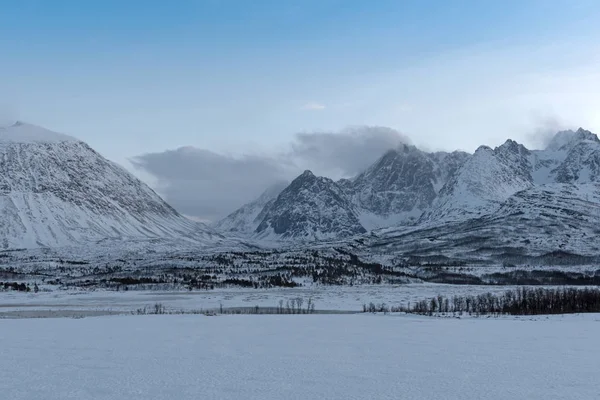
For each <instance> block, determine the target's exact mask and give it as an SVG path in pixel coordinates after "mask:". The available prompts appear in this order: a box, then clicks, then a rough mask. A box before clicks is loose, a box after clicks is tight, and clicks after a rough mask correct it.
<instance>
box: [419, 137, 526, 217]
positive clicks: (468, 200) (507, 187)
mask: <svg viewBox="0 0 600 400" xmlns="http://www.w3.org/2000/svg"><path fill="white" fill-rule="evenodd" d="M529 156H530V152H529V150H527V149H526V148H525V147H524V146H523V145H520V144H518V143H516V142H514V141H512V140H507V141H506V143H504V144H503V145H502V146H499V147H497V148H495V149H493V150H492V149H491V148H489V147H487V146H481V147H479V148H478V149H477V151H475V154H473V156H472V157H471V158H470V159H469V160H468V161H467V162H466V163H465V164H464V165H463V166H462V167H461V168H460V169H459V170H458V172H457V173H456V175H455V176H454V177H453V178H452V179H450V180H449V181H448V182H447V183H446V184H445V185H444V187H443V188H442V189H441V190H440V193H439V196H438V197H437V198H436V200H435V202H434V203H433V204H432V207H431V209H429V210H428V211H427V212H425V213H424V214H423V216H422V217H421V222H428V223H431V222H434V223H440V222H443V221H452V220H461V219H467V218H472V217H476V216H478V215H484V214H487V213H490V212H493V211H494V210H496V209H497V208H498V207H500V205H501V204H502V203H503V202H504V201H505V200H506V199H507V198H508V197H510V196H511V195H512V194H514V193H516V192H518V191H520V190H524V189H527V188H529V187H531V186H532V185H533V178H532V177H531V172H530V170H531V165H530V161H529Z"/></svg>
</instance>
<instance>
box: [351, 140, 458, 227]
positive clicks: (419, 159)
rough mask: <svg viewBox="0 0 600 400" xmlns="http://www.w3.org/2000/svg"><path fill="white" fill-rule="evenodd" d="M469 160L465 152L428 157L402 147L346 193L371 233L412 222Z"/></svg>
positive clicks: (376, 164) (428, 154)
mask: <svg viewBox="0 0 600 400" xmlns="http://www.w3.org/2000/svg"><path fill="white" fill-rule="evenodd" d="M468 158H469V155H468V154H467V153H464V152H458V151H457V152H454V153H443V152H439V153H426V152H424V151H421V150H419V149H417V148H416V147H415V146H409V145H401V146H400V147H398V148H397V149H394V150H390V151H388V152H387V153H386V154H384V155H383V157H381V158H380V159H379V160H378V161H377V162H376V163H375V164H373V165H372V166H371V167H369V168H368V169H367V170H366V171H364V172H363V173H361V174H360V175H358V176H357V177H356V178H355V179H354V180H352V181H351V184H350V185H346V193H347V194H348V195H349V197H350V198H351V199H352V201H353V203H354V204H356V207H357V209H358V210H360V211H359V213H360V216H361V223H362V224H363V226H364V227H365V228H366V229H368V230H370V229H374V228H379V227H384V226H389V225H391V224H401V223H407V222H412V221H414V220H416V219H417V218H418V217H419V216H420V215H421V214H422V213H423V211H425V210H427V209H428V208H429V207H430V206H431V204H432V203H433V201H434V199H435V198H436V197H437V194H438V191H439V190H440V188H441V187H442V186H443V185H444V184H445V183H446V181H447V180H448V179H450V178H451V177H452V176H454V174H455V173H456V171H457V170H458V168H459V167H460V166H462V164H464V163H465V162H466V160H467V159H468Z"/></svg>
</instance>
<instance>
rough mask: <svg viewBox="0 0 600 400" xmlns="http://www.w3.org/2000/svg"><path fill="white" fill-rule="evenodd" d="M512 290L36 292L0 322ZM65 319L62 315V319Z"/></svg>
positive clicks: (8, 307) (7, 307)
mask: <svg viewBox="0 0 600 400" xmlns="http://www.w3.org/2000/svg"><path fill="white" fill-rule="evenodd" d="M513 288H514V286H476V285H468V286H467V285H445V284H409V285H361V286H313V287H300V288H293V289H282V288H279V289H278V288H275V289H215V290H208V291H193V292H188V291H180V292H157V291H137V292H134V291H130V292H115V291H102V290H98V291H92V292H86V291H54V292H40V293H23V292H13V291H11V292H0V318H1V317H6V316H34V315H35V316H43V314H40V313H33V311H55V312H56V311H59V310H61V311H69V310H70V311H73V310H77V311H90V312H99V311H105V312H134V311H136V310H137V309H140V308H144V307H152V306H153V305H154V304H156V303H160V304H162V305H163V306H164V307H165V308H166V309H167V310H168V311H196V310H207V309H217V308H219V307H220V306H221V305H222V306H223V307H225V308H230V307H254V306H259V307H277V306H278V305H279V301H280V300H283V301H284V304H285V303H286V302H287V301H288V300H291V299H295V298H298V297H300V298H302V299H303V300H304V304H305V305H306V302H307V301H308V299H312V301H313V302H314V304H315V308H316V309H317V310H336V311H360V310H362V306H363V304H369V303H370V302H373V303H376V304H380V303H386V304H387V305H388V306H399V305H407V302H415V301H419V300H424V299H430V298H431V297H434V296H437V295H443V296H445V297H451V296H453V295H466V294H472V295H477V294H481V293H487V292H493V293H498V292H501V293H502V292H505V291H507V290H510V289H513ZM61 314H62V315H65V313H61ZM67 315H68V314H67Z"/></svg>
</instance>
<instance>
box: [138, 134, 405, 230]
mask: <svg viewBox="0 0 600 400" xmlns="http://www.w3.org/2000/svg"><path fill="white" fill-rule="evenodd" d="M407 142H410V141H409V139H408V138H407V137H406V136H404V135H403V134H401V133H399V132H398V131H395V130H393V129H390V128H384V127H367V126H363V127H352V128H347V129H344V130H342V131H340V132H310V133H308V132H305V133H298V134H296V135H295V136H294V137H293V140H292V142H291V143H290V144H289V148H288V149H287V150H286V151H282V152H280V153H274V154H266V155H265V154H262V155H260V154H244V155H227V154H219V153H215V152H212V151H210V150H206V149H199V148H194V147H181V148H178V149H176V150H167V151H164V152H160V153H147V154H142V155H139V156H137V157H134V158H133V159H131V160H130V161H131V163H132V164H133V165H134V167H136V168H138V169H140V170H142V171H143V172H144V173H149V174H151V175H152V176H153V177H154V178H155V180H156V185H155V186H156V189H157V190H158V191H159V192H160V193H161V195H163V196H164V197H165V198H166V200H167V201H168V202H169V203H170V204H171V205H172V206H174V207H175V208H176V209H177V210H179V211H180V212H182V213H183V214H186V215H189V216H192V217H195V218H197V219H201V220H205V221H216V220H218V219H220V218H223V217H225V216H226V215H228V214H229V213H231V212H233V211H235V210H236V209H237V208H239V207H240V206H242V205H243V204H245V203H247V202H249V201H251V200H253V199H255V198H256V197H258V196H259V195H260V193H262V192H263V191H264V190H265V189H266V188H268V187H269V186H271V185H273V184H275V183H277V182H280V181H282V180H291V179H293V178H295V177H296V176H297V175H298V174H300V173H301V172H302V171H303V170H305V169H310V170H312V171H313V172H315V173H316V174H319V175H325V176H329V177H332V178H334V179H337V178H342V177H351V176H354V175H356V174H358V173H359V172H361V171H362V170H364V169H365V168H366V167H367V166H369V165H370V164H372V163H373V162H375V161H376V160H377V159H378V158H379V157H380V156H381V155H382V154H383V153H384V152H385V151H386V150H389V149H391V148H395V147H397V146H399V145H400V144H401V143H407Z"/></svg>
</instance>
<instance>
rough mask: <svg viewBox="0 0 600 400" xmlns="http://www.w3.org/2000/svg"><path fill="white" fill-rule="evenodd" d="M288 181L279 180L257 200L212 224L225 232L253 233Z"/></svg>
mask: <svg viewBox="0 0 600 400" xmlns="http://www.w3.org/2000/svg"><path fill="white" fill-rule="evenodd" d="M288 184H289V183H288V182H278V183H276V184H274V185H272V186H270V187H269V188H267V190H265V191H264V192H263V193H262V194H261V195H260V196H259V197H258V198H257V199H256V200H254V201H251V202H250V203H248V204H245V205H243V206H242V207H240V208H239V209H237V210H236V211H234V212H233V213H231V214H229V215H228V216H227V217H225V218H223V219H222V220H220V221H217V222H216V223H214V224H213V225H212V227H214V228H215V229H217V230H220V231H223V232H234V233H241V234H252V233H254V231H255V230H256V228H258V225H259V224H260V223H261V222H262V220H263V219H264V217H265V214H266V213H267V212H268V211H269V209H270V207H271V206H272V205H273V203H274V202H275V200H276V199H277V196H279V193H281V192H282V191H283V190H284V189H285V188H286V187H287V186H288Z"/></svg>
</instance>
